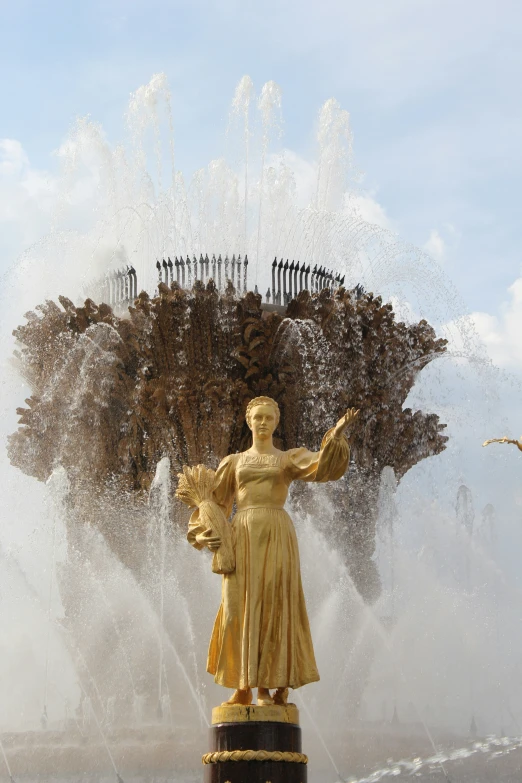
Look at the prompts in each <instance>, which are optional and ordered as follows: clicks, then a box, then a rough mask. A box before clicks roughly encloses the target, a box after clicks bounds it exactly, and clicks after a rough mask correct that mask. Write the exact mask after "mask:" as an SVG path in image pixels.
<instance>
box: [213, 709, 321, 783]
mask: <svg viewBox="0 0 522 783" xmlns="http://www.w3.org/2000/svg"><path fill="white" fill-rule="evenodd" d="M227 713H229V714H227ZM229 718H230V720H229ZM266 718H268V720H267V719H266ZM273 718H275V719H273ZM216 721H219V722H216ZM290 721H292V722H290ZM298 721H299V714H298V711H297V709H296V708H295V707H293V706H292V707H287V708H285V707H275V708H274V707H256V706H253V707H242V708H239V707H234V708H219V707H218V708H216V709H215V710H214V711H213V715H212V723H213V725H212V727H211V729H210V750H209V753H207V754H206V755H205V756H204V757H203V760H204V770H205V771H204V781H205V783H268V781H269V782H270V783H307V765H306V756H304V755H303V753H302V749H301V729H300V727H299V724H298ZM247 751H250V753H248V752H247ZM234 752H235V753H234ZM261 752H262V753H261ZM227 753H232V754H234V755H235V756H236V758H237V759H238V760H232V759H230V758H229V757H228V756H227ZM279 753H280V754H286V755H285V758H287V759H288V760H286V761H283V760H281V758H282V757H280V756H279V755H278V754H279ZM274 756H275V757H274ZM263 757H265V758H264V759H263ZM262 759H263V760H262ZM205 762H207V763H205Z"/></svg>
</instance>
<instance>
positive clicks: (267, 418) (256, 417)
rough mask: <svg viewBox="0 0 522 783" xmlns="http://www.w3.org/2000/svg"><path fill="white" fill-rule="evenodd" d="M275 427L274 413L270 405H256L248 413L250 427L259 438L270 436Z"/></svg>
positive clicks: (263, 438)
mask: <svg viewBox="0 0 522 783" xmlns="http://www.w3.org/2000/svg"><path fill="white" fill-rule="evenodd" d="M275 428H276V413H275V410H274V408H273V406H272V405H256V407H255V408H254V409H253V411H252V413H251V414H250V429H251V430H252V432H253V434H254V435H255V436H256V437H257V438H259V439H260V440H266V439H267V438H271V437H272V434H273V432H274V430H275Z"/></svg>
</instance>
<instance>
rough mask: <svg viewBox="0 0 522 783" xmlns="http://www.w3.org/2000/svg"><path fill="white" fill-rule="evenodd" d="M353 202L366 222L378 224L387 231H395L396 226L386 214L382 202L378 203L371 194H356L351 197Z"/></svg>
mask: <svg viewBox="0 0 522 783" xmlns="http://www.w3.org/2000/svg"><path fill="white" fill-rule="evenodd" d="M353 203H354V204H355V208H356V209H357V212H358V213H359V215H360V216H361V217H362V218H363V220H366V221H368V223H371V224H372V225H374V226H380V227H381V228H386V229H388V230H389V231H395V229H396V227H395V225H394V223H393V221H392V220H391V218H390V217H389V215H387V214H386V210H385V209H384V207H383V206H382V204H379V202H378V201H376V199H375V198H374V195H373V194H371V193H367V194H358V195H356V196H354V197H353Z"/></svg>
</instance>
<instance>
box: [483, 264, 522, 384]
mask: <svg viewBox="0 0 522 783" xmlns="http://www.w3.org/2000/svg"><path fill="white" fill-rule="evenodd" d="M508 291H509V294H510V299H509V301H508V302H506V303H505V304H504V305H503V307H502V308H501V311H500V313H499V315H498V316H497V315H491V314H490V313H484V312H481V313H473V320H474V322H475V325H476V328H477V331H478V333H479V335H480V337H481V339H482V340H483V341H484V343H485V345H486V347H487V349H488V351H489V354H490V356H491V359H492V360H493V361H494V362H495V364H498V365H500V366H502V367H512V368H516V369H522V277H519V278H518V279H517V280H515V282H514V283H513V285H511V286H510V287H509V289H508Z"/></svg>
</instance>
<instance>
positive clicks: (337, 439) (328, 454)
mask: <svg viewBox="0 0 522 783" xmlns="http://www.w3.org/2000/svg"><path fill="white" fill-rule="evenodd" d="M357 413H358V411H355V410H354V409H351V410H350V411H348V412H347V413H346V414H345V416H343V417H342V419H340V420H339V421H338V422H337V424H336V425H335V427H332V428H331V429H330V430H328V432H327V433H326V435H325V436H324V438H323V441H322V443H321V448H320V450H319V451H308V449H291V450H290V451H288V452H287V455H288V471H289V474H290V477H291V478H292V480H294V481H295V480H296V479H297V480H301V481H318V482H324V481H337V480H338V479H340V478H341V477H342V476H343V475H344V473H345V472H346V468H347V467H348V463H349V462H350V446H349V443H348V439H347V438H346V435H345V430H346V428H347V427H348V426H349V424H351V422H352V421H353V420H354V419H355V418H356V416H357Z"/></svg>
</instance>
